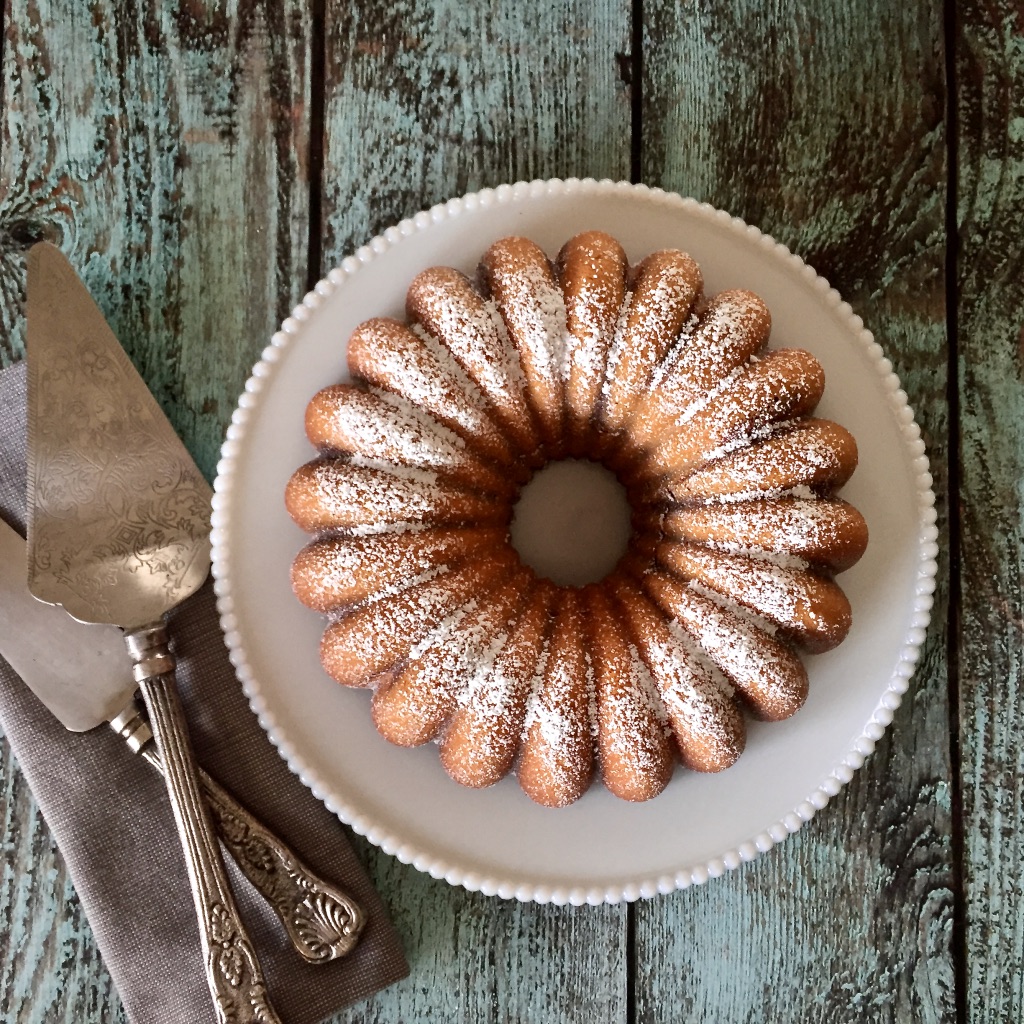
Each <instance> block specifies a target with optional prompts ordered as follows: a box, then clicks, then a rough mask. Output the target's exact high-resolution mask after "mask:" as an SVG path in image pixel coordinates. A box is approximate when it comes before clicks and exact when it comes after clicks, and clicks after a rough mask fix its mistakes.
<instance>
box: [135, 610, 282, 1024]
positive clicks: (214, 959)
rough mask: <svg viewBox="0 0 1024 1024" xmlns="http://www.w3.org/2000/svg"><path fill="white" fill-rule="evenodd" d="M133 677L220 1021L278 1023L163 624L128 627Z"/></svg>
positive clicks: (236, 1023)
mask: <svg viewBox="0 0 1024 1024" xmlns="http://www.w3.org/2000/svg"><path fill="white" fill-rule="evenodd" d="M125 643H126V644H127V645H128V651H129V653H130V654H131V656H132V661H133V662H134V670H133V671H134V675H135V681H136V682H137V683H138V684H139V689H140V690H141V691H142V697H143V700H144V701H145V702H146V708H147V710H148V711H149V720H150V724H151V725H152V727H153V735H154V737H155V739H156V743H157V746H158V747H159V749H160V753H161V756H162V757H163V762H164V779H165V780H166V782H167V793H168V795H169V797H170V801H171V809H172V810H173V812H174V820H175V822H176V823H177V826H178V836H179V838H180V839H181V846H182V849H183V850H184V853H185V866H186V867H187V869H188V876H189V881H190V882H191V885H192V897H193V899H194V901H195V906H196V917H197V919H198V921H199V937H200V942H201V944H202V950H203V960H204V963H205V967H206V981H207V984H208V985H209V986H210V994H211V995H212V996H213V1004H214V1008H215V1009H216V1011H217V1020H218V1021H219V1022H220V1024H229V1022H230V1024H280V1018H279V1017H278V1016H277V1014H276V1013H275V1012H274V1009H273V1007H272V1006H271V1005H270V1000H269V997H268V996H267V986H266V982H265V981H264V979H263V971H262V969H261V968H260V965H259V961H258V960H257V958H256V952H255V950H254V949H253V946H252V942H251V941H250V940H249V936H248V935H247V934H246V931H245V926H244V925H243V924H242V920H241V918H240V917H239V914H238V907H237V906H236V905H235V898H234V896H233V895H232V894H231V888H230V886H229V885H228V880H227V877H226V875H225V874H224V865H223V863H222V862H221V859H220V851H219V850H218V849H217V840H216V838H215V836H214V834H213V827H212V826H211V824H210V818H209V816H208V814H207V811H206V805H205V804H204V802H203V799H202V791H201V790H200V788H199V776H198V774H197V772H196V766H195V761H194V759H193V756H192V749H191V746H190V744H189V741H188V733H187V730H186V725H185V716H184V714H183V712H182V709H181V701H180V700H179V698H178V692H177V687H176V685H175V681H174V657H173V655H172V654H171V653H170V651H169V650H168V649H167V631H166V629H165V628H164V625H163V623H159V622H158V623H152V624H150V625H146V626H141V627H140V628H138V629H134V630H126V631H125Z"/></svg>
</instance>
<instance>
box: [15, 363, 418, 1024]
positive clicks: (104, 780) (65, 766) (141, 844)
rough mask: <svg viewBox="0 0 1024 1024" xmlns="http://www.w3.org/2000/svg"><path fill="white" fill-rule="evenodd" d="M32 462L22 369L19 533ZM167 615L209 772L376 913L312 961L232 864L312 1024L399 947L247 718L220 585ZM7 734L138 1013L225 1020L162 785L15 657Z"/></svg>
mask: <svg viewBox="0 0 1024 1024" xmlns="http://www.w3.org/2000/svg"><path fill="white" fill-rule="evenodd" d="M25 457H26V451H25V373H24V366H23V365H18V366H14V367H12V368H10V369H8V370H5V371H3V372H0V517H2V518H3V519H4V520H6V521H7V522H8V523H9V524H10V525H11V526H13V527H15V528H16V529H18V530H19V531H20V532H21V533H24V528H23V527H24V517H25V482H26V469H25ZM0 614H3V609H2V608H0ZM169 621H170V631H171V634H172V636H173V637H174V645H175V653H176V656H177V659H178V672H177V676H178V683H179V685H180V688H181V696H182V700H183V701H184V704H185V709H186V714H187V716H188V720H189V725H190V728H191V734H192V740H193V743H194V746H195V748H196V752H197V755H198V758H199V760H200V762H201V763H202V764H203V766H204V767H205V768H206V769H207V771H209V772H210V774H211V775H213V776H214V778H216V779H218V780H219V781H220V782H221V783H222V784H223V785H224V786H226V787H227V788H228V789H229V790H231V792H232V793H234V794H235V796H236V797H237V798H238V799H239V800H240V801H241V802H242V803H243V804H244V805H245V806H247V807H248V808H249V809H250V810H251V811H252V812H253V813H254V814H255V815H256V816H257V817H258V818H260V819H261V820H262V821H263V822H265V823H266V824H267V825H268V826H269V827H270V828H272V829H273V830H274V831H275V832H276V833H277V834H278V835H279V836H280V837H281V838H282V839H284V840H285V841H286V842H287V843H288V844H289V845H290V846H291V847H292V849H294V850H295V851H296V852H297V853H298V854H299V856H300V857H301V858H302V859H303V860H304V861H305V862H306V864H308V865H309V867H310V868H312V869H313V870H314V871H316V872H317V873H319V874H320V875H321V876H322V877H324V878H328V879H330V880H332V881H334V882H336V883H337V884H339V885H341V886H343V887H344V888H345V889H346V890H347V891H348V892H349V893H351V894H352V896H353V897H355V899H357V900H358V901H359V903H360V904H361V905H362V907H363V908H364V910H365V911H366V913H367V915H368V923H367V925H366V930H365V931H364V933H363V937H362V939H361V941H360V943H359V945H358V946H357V947H356V949H355V950H354V951H353V952H352V953H350V954H349V955H348V956H347V957H345V958H344V959H342V960H340V961H336V962H334V963H330V964H324V965H320V966H312V965H309V964H307V963H305V962H304V961H303V960H302V959H301V958H300V957H299V955H298V954H297V953H296V952H295V951H294V950H293V949H292V947H291V946H290V945H289V943H288V941H287V939H286V937H285V934H284V930H283V928H282V927H281V925H280V924H279V922H278V921H277V918H276V917H274V915H273V913H272V912H271V911H270V910H269V909H268V908H267V907H266V905H265V904H264V903H263V902H262V900H261V899H260V897H259V896H258V894H257V893H256V892H255V890H254V889H253V888H252V887H251V885H250V884H249V882H248V881H247V880H246V879H245V878H244V877H243V876H242V875H241V874H240V873H239V872H238V871H237V869H236V868H235V867H234V865H233V864H231V863H229V865H228V867H229V873H230V878H231V884H232V887H233V889H234V891H235V894H236V895H237V897H238V902H239V907H240V909H241V913H242V916H243V918H244V920H245V922H246V925H247V926H248V928H249V933H250V936H251V938H252V940H253V942H254V944H255V946H256V951H257V954H258V955H259V957H260V962H261V963H262V965H263V969H264V972H265V974H266V978H267V986H268V989H269V992H270V995H271V999H272V1001H273V1003H274V1005H275V1007H276V1009H277V1011H278V1013H279V1014H280V1016H281V1017H282V1019H283V1021H284V1024H312V1022H315V1021H319V1020H322V1019H323V1018H324V1017H326V1016H328V1015H329V1014H330V1013H332V1012H333V1011H335V1010H337V1009H339V1008H340V1007H342V1006H345V1005H346V1004H348V1003H351V1002H354V1001H356V1000H358V999H362V998H365V997H367V996H369V995H370V994H371V993H373V992H375V991H377V990H378V989H381V988H384V987H385V986H387V985H390V984H392V983H393V982H395V981H397V980H399V979H400V978H403V977H405V976H406V974H408V965H407V964H406V961H405V957H404V954H403V952H402V948H401V944H400V942H399V939H398V936H397V935H396V933H395V931H394V928H393V927H392V925H391V922H390V920H389V919H388V916H387V912H386V911H385V909H384V907H383V906H382V904H381V901H380V899H379V897H378V895H377V893H376V892H375V891H374V889H373V886H372V885H371V884H370V881H369V879H368V878H367V876H366V874H365V872H364V870H363V868H362V866H361V865H360V863H359V861H358V860H357V858H356V856H355V853H354V852H353V850H352V848H351V846H350V844H349V841H348V839H347V837H346V835H345V832H344V830H343V828H342V826H341V824H340V823H339V822H338V820H337V819H336V818H335V817H334V816H333V815H332V814H331V813H330V812H329V811H327V810H326V808H324V807H323V805H322V804H320V802H319V801H318V800H317V799H316V798H315V797H314V796H313V795H312V794H311V793H310V792H309V791H308V790H307V789H306V788H305V787H304V786H303V785H302V783H301V782H299V780H298V779H297V778H296V777H295V776H294V775H292V773H291V772H290V771H289V769H288V766H287V765H286V764H285V762H284V761H283V760H282V759H281V757H280V755H279V754H278V753H277V751H276V750H275V749H274V747H273V746H272V744H271V743H270V741H269V740H268V739H267V737H266V735H265V734H264V732H263V731H262V729H261V728H260V726H259V724H258V723H257V721H256V718H255V716H254V715H253V714H252V712H251V710H250V709H249V706H248V703H247V702H246V699H245V696H244V694H243V693H242V690H241V686H240V685H239V683H238V682H237V680H236V678H235V675H234V671H233V669H232V667H231V664H230V662H229V660H228V656H227V650H226V648H225V646H224V641H223V638H222V636H221V633H220V630H219V628H218V624H217V614H216V609H215V605H214V597H213V590H212V587H211V586H210V584H209V582H208V583H207V585H206V586H205V587H204V588H203V589H202V590H200V591H199V592H198V593H196V594H195V595H194V596H193V597H192V598H190V599H189V600H188V601H186V602H185V603H184V604H183V605H182V606H180V607H179V608H178V609H176V610H175V612H174V613H172V616H171V617H170V620H169ZM0 725H2V727H3V730H4V732H5V733H6V734H7V738H8V740H9V741H10V744H11V747H12V749H13V750H14V754H15V756H16V757H17V759H18V762H19V764H20V766H21V768H22V770H23V771H24V773H25V777H26V779H27V780H28V784H29V786H30V787H31V789H32V792H33V793H34V795H35V797H36V799H37V801H38V802H39V806H40V808H41V809H42V812H43V816H44V817H45V819H46V822H47V824H48V825H49V827H50V829H51V831H52V832H53V835H54V838H55V839H56V841H57V845H58V846H59V847H60V850H61V852H62V854H63V856H64V859H65V861H66V863H67V866H68V871H69V873H70V875H71V879H72V881H73V882H74V885H75V888H76V890H77V891H78V895H79V897H80V898H81V901H82V906H83V907H84V909H85V912H86V915H87V916H88V918H89V922H90V924H91V925H92V928H93V931H94V932H95V934H96V939H97V942H98V943H99V947H100V951H101V953H102V955H103V960H104V963H105V964H106V965H107V967H108V969H109V970H110V974H111V977H112V978H113V980H114V984H115V985H116V986H117V990H118V992H119V994H120V996H121V998H122V1000H123V1001H124V1005H125V1009H126V1010H127V1013H128V1017H129V1019H130V1020H131V1021H132V1022H133V1024H165V1022H166V1024H172V1022H173V1024H180V1022H181V1021H203V1020H212V1019H213V1010H212V1005H211V1002H210V994H209V990H208V989H207V986H206V982H205V980H204V975H203V967H202V962H201V959H200V947H199V930H198V926H197V925H196V921H195V917H194V911H193V905H192V898H191V895H190V893H189V888H188V879H187V877H186V874H185V866H184V861H183V859H182V855H181V848H180V846H179V844H178V838H177V833H176V832H175V829H174V823H173V820H172V818H171V811H170V807H169V805H168V803H167V797H166V793H165V790H164V785H163V781H162V779H161V778H160V777H159V775H158V774H157V773H156V772H155V771H153V770H152V769H151V768H150V767H149V766H148V765H147V764H146V763H145V762H143V761H142V759H141V758H138V757H135V756H134V755H133V754H132V753H131V752H130V751H129V750H128V748H127V747H126V746H125V745H124V744H123V742H122V741H121V740H120V739H119V738H118V737H117V736H115V735H114V733H113V731H112V730H110V729H106V728H103V727H100V728H99V729H94V730H92V731H91V732H89V733H78V734H73V733H68V732H66V731H65V730H64V728H63V727H62V726H61V725H60V724H59V723H58V722H57V720H56V719H54V718H53V717H52V716H51V715H50V714H49V712H48V711H47V710H46V709H45V708H44V707H43V705H42V704H40V703H39V701H38V700H37V699H36V698H35V697H34V696H33V694H32V693H31V692H30V691H29V689H28V687H27V686H25V684H24V683H22V682H21V680H20V679H19V678H18V677H17V675H16V674H15V673H14V671H13V670H12V669H11V667H10V666H9V665H8V664H7V662H6V661H4V660H3V659H2V658H0Z"/></svg>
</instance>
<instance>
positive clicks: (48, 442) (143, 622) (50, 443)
mask: <svg viewBox="0 0 1024 1024" xmlns="http://www.w3.org/2000/svg"><path fill="white" fill-rule="evenodd" d="M26 350H27V352H26V356H27V362H28V467H29V473H28V582H29V589H30V590H31V591H32V593H33V594H34V595H35V596H36V597H38V598H39V599H40V600H42V601H46V602H48V603H50V604H61V605H63V606H64V608H65V609H66V610H67V611H68V612H69V613H70V614H71V615H73V616H74V617H75V618H76V619H80V620H81V621H84V622H105V623H112V624H114V625H117V626H120V627H122V628H123V629H124V631H125V642H126V644H127V645H128V651H129V653H130V655H131V657H132V661H133V663H134V665H133V676H134V678H135V681H136V683H137V684H138V686H139V689H140V691H141V692H142V696H143V699H144V700H145V703H146V707H147V710H148V711H149V717H150V724H151V726H152V729H153V735H154V737H155V739H156V742H157V746H158V747H159V749H160V753H161V756H162V760H163V764H164V778H165V781H166V783H167V792H168V796H169V798H170V803H171V809H172V810H173V812H174V818H175V823H176V824H177V828H178V834H179V836H180V838H181V842H182V850H183V851H184V854H185V863H186V866H187V868H188V874H189V881H190V883H191V886H192V895H193V899H194V902H195V907H196V917H197V919H198V922H199V932H200V938H201V941H202V947H203V960H204V964H205V968H206V979H207V983H208V984H209V987H210V993H211V996H212V998H213V1003H214V1007H215V1010H216V1015H217V1019H218V1020H219V1021H223V1022H227V1021H229V1020H230V1021H238V1022H246V1024H256V1022H260V1024H265V1022H268V1021H269V1022H273V1021H278V1019H279V1018H278V1017H277V1014H276V1013H275V1012H274V1010H273V1008H272V1007H271V1005H270V1000H269V997H268V996H267V992H266V983H265V981H264V977H263V971H262V969H261V967H260V965H259V961H258V960H257V958H256V953H255V950H254V949H253V946H252V943H251V941H250V940H249V937H248V935H247V934H246V931H245V927H244V925H243V924H242V921H241V918H240V916H239V914H238V908H237V906H236V905H235V900H234V896H233V895H232V893H231V889H230V887H229V885H228V881H227V877H226V875H225V873H224V865H223V863H222V862H221V859H220V852H219V850H218V848H217V841H216V838H215V837H214V833H213V828H212V825H211V822H210V817H209V814H208V812H207V809H206V806H205V804H204V802H203V799H202V790H201V788H200V783H199V777H198V773H197V770H196V765H195V761H194V758H193V755H192V749H191V745H190V743H189V740H188V733H187V729H186V725H185V718H184V715H183V713H182V709H181V702H180V700H179V698H178V694H177V689H176V686H175V680H174V658H173V656H172V655H171V653H170V650H169V649H168V646H167V633H166V630H165V628H164V624H163V615H164V613H165V612H167V611H169V610H170V609H171V608H173V607H175V606H176V605H177V604H179V603H180V602H181V601H183V600H184V599H185V598H186V597H188V596H189V595H190V594H192V593H193V592H194V591H195V590H197V589H198V588H199V586H200V585H201V584H202V583H203V580H204V579H205V578H206V575H207V573H208V572H209V568H210V541H209V500H210V490H209V487H208V486H207V484H206V481H205V480H204V479H203V477H202V475H201V474H200V473H199V471H198V469H197V468H196V466H195V464H194V463H193V462H192V459H191V457H190V456H189V454H188V452H187V451H186V449H185V447H184V445H183V444H182V443H181V441H180V440H179V439H178V437H177V435H176V434H175V433H174V430H173V428H172V427H171V425H170V424H169V423H168V422H167V420H166V418H165V417H164V415H163V413H162V412H161V410H160V408H159V406H158V405H157V404H156V401H155V400H154V399H153V396H152V395H151V394H150V393H149V389H148V388H147V387H146V385H145V383H144V382H143V380H142V378H141V377H140V376H139V375H138V373H137V372H136V371H135V368H134V367H133V366H132V364H131V362H130V360H129V359H128V357H127V356H126V355H125V353H124V350H123V349H122V348H121V346H120V345H119V344H118V342H117V339H116V338H115V337H114V335H113V333H112V332H111V330H110V328H109V327H108V326H107V323H106V321H105V320H104V318H103V315H102V314H101V313H100V311H99V309H98V308H97V307H96V305H95V303H94V302H93V301H92V298H91V296H90V295H89V293H88V291H86V289H85V286H84V285H83V284H82V283H81V282H80V281H79V280H78V276H77V275H76V274H75V272H74V270H73V268H72V267H71V265H70V263H68V261H67V259H65V257H64V256H63V254H62V253H61V252H60V250H59V249H57V248H56V247H55V246H52V245H49V244H48V243H45V242H44V243H39V244H38V245H35V246H33V247H32V249H31V250H30V251H29V256H28V334H27V343H26Z"/></svg>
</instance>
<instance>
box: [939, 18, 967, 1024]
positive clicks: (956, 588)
mask: <svg viewBox="0 0 1024 1024" xmlns="http://www.w3.org/2000/svg"><path fill="white" fill-rule="evenodd" d="M942 27H943V32H942V35H943V43H944V53H943V57H944V62H945V79H946V261H945V262H946V266H945V284H946V353H947V365H946V403H947V410H948V411H947V415H948V429H949V437H948V445H947V452H948V456H947V457H948V460H949V461H948V467H947V474H946V488H947V505H948V510H947V514H948V530H949V562H948V565H949V599H948V600H949V603H948V606H947V611H946V679H947V687H948V688H947V702H948V705H949V765H950V787H951V789H952V793H951V800H950V804H951V812H952V814H951V816H952V821H951V825H952V829H951V831H952V836H951V839H952V851H951V852H952V862H953V863H952V868H953V935H952V940H951V947H952V948H951V950H950V952H951V954H952V957H953V999H954V1005H955V1007H956V1019H957V1020H967V1010H968V1007H967V891H966V879H965V875H964V857H965V845H964V815H963V774H962V769H961V764H960V754H961V750H960V663H959V646H958V643H957V641H958V638H959V635H960V598H961V582H960V525H961V524H960V358H959V357H960V352H959V337H958V333H957V332H958V317H957V312H958V310H957V302H958V291H957V261H958V258H959V255H960V233H959V227H958V224H957V201H958V198H959V195H958V187H959V175H958V169H959V168H958V164H957V160H958V156H959V131H958V125H957V90H956V48H957V30H958V27H959V22H958V19H957V12H956V0H946V2H945V3H944V5H943V25H942Z"/></svg>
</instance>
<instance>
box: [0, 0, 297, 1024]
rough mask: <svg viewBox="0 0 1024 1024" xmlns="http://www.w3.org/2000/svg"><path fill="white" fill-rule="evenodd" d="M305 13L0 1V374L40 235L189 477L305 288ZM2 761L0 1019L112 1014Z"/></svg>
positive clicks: (23, 794)
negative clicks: (189, 464) (1, 46)
mask: <svg viewBox="0 0 1024 1024" xmlns="http://www.w3.org/2000/svg"><path fill="white" fill-rule="evenodd" d="M306 7H307V5H306V4H303V3H299V2H288V3H285V4H281V3H269V2H266V3H264V2H240V3H235V4H230V5H226V4H222V3H217V4H202V3H191V4H187V5H163V4H147V3H125V2H104V0H96V2H93V3H90V4H87V5H86V4H81V3H77V2H74V0H9V2H8V3H7V4H6V14H5V26H6V33H5V36H6V39H5V51H4V61H3V77H2V82H3V85H2V88H3V97H4V122H3V129H2V132H0V303H2V310H3V323H2V333H0V363H4V364H5V363H8V362H10V361H12V360H14V359H16V358H18V357H19V356H20V354H21V353H22V351H23V320H22V318H21V317H20V314H19V313H18V306H19V297H20V295H21V293H22V290H23V287H24V281H23V274H24V265H23V252H24V250H25V248H26V247H27V245H29V244H30V243H31V242H32V241H34V240H35V239H37V238H39V237H46V238H50V239H53V240H55V241H57V242H58V243H59V244H60V245H61V246H62V247H63V248H64V249H65V251H66V252H67V253H68V254H69V256H70V257H71V259H72V261H73V262H74V263H75V265H76V266H77V267H78V268H79V269H80V271H81V273H82V276H83V277H84V279H85V281H86V283H87V285H88V286H89V288H90V290H91V291H92V293H93V295H94V296H95V297H96V299H97V301H98V303H99V305H100V307H101V308H102V309H103V311H104V313H105V314H106V315H107V317H108V318H109V320H110V322H111V325H112V326H113V328H114V330H115V332H116V333H117V335H118V337H119V338H120V339H121V340H122V342H123V343H124V345H125V347H126V349H127V350H128V352H129V354H130V355H131V356H132V358H133V359H134V361H135V362H136V365H137V366H138V367H139V369H140V370H141V372H142V374H143V376H144V377H145V378H146V380H147V382H148V383H149V385H150V387H151V388H152V389H153V391H154V393H155V394H156V396H157V399H158V400H159V401H160V402H161V404H162V405H163V407H164V409H165V410H166V411H167V413H168V415H169V416H170V418H171V420H172V422H173V423H174V425H175V427H176V428H177V430H178V432H179V433H180V435H181V436H182V437H183V438H184V440H185V442H186V444H187V445H188V446H189V447H190V449H191V450H192V452H193V454H194V455H195V456H196V457H197V459H198V460H199V462H200V464H201V466H202V468H203V469H204V470H205V471H206V472H207V473H209V472H211V471H212V469H213V466H214V464H215V460H216V457H217V452H218V449H219V446H220V443H221V440H222V437H223V431H224V428H225V426H226V424H227V422H228V420H229V418H230V415H231V411H232V409H233V408H234V405H235V401H236V399H237V396H238V394H239V392H240V391H241V389H242V385H243V384H244V381H245V378H246V376H247V375H248V372H249V369H250V368H251V366H252V363H253V362H254V361H255V359H256V357H257V356H258V354H259V352H260V350H261V348H262V347H263V345H264V344H265V343H266V340H267V339H268V338H269V336H270V334H271V333H272V331H273V330H274V329H275V327H276V325H277V324H278V323H279V321H280V319H281V317H282V316H283V315H284V314H285V313H286V311H287V310H288V309H289V308H290V307H291V305H292V304H293V303H294V302H295V301H296V300H297V299H298V298H299V297H300V296H301V294H302V292H303V291H304V288H305V281H306V272H307V267H306V261H307V239H308V206H309V201H308V181H307V174H306V157H307V153H308V111H307V106H308V103H307V101H308V92H309V81H308V79H309V64H308V60H309V52H310V46H309V34H310V19H309V16H308V13H307V12H306ZM2 750H3V764H2V766H0V779H2V786H0V810H2V816H3V819H4V823H5V837H6V839H5V843H6V845H5V857H4V874H3V883H2V889H0V915H2V917H0V922H2V923H0V1017H2V1018H3V1019H4V1020H12V1021H13V1020H19V1021H43V1020H45V1021H47V1022H51V1021H52V1022H59V1021H75V1022H91V1021H97V1022H98V1021H104V1022H107V1021H117V1020H119V1019H122V1018H121V1016H120V1010H119V1008H118V1002H117V999H116V995H115V994H114V993H113V991H112V989H111V986H110V982H109V979H108V977H107V975H106V972H105V971H104V969H103V968H102V965H101V964H100V963H99V960H98V956H97V952H96V949H95V946H94V945H93V942H92V938H91V933H90V931H89V929H88V926H87V924H86V922H85V920H84V918H83V916H82V914H81V911H80V909H79V907H78V903H77V899H76V897H75V896H74V893H73V891H72V888H71V886H70V884H69V882H68V879H67V876H66V873H65V871H64V868H63V864H62V862H61V859H60V857H59V854H58V853H57V852H56V851H54V850H53V849H52V848H51V842H50V840H49V837H48V834H47V832H46V830H45V827H44V826H43V825H42V823H41V821H40V819H39V817H38V813H37V812H36V809H35V805H34V803H33V801H32V800H31V795H30V794H29V792H28V789H27V787H26V786H25V785H24V784H23V783H22V781H21V778H20V775H19V774H18V771H17V766H16V764H15V763H14V762H13V760H12V758H11V755H10V751H9V749H8V748H7V746H6V743H5V744H3V748H2Z"/></svg>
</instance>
